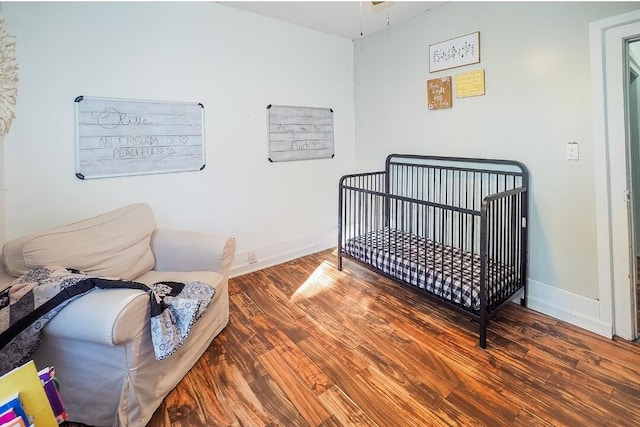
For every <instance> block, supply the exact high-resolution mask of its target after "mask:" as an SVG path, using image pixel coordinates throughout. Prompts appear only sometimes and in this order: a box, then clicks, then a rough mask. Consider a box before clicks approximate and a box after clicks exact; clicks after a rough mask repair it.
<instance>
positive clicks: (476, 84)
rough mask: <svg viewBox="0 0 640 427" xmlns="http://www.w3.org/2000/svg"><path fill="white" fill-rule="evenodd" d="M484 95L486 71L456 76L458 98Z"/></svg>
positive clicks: (475, 71)
mask: <svg viewBox="0 0 640 427" xmlns="http://www.w3.org/2000/svg"><path fill="white" fill-rule="evenodd" d="M479 95H484V70H474V71H469V72H468V73H460V74H456V98H467V97H470V96H479Z"/></svg>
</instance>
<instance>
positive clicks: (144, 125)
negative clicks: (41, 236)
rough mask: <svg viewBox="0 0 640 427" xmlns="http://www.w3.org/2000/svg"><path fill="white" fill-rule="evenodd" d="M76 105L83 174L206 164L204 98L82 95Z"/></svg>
mask: <svg viewBox="0 0 640 427" xmlns="http://www.w3.org/2000/svg"><path fill="white" fill-rule="evenodd" d="M75 106H76V116H75V117H76V177H78V178H79V179H92V178H107V177H115V176H125V175H144V174H154V173H170V172H184V171H196V170H202V169H204V167H205V152H204V147H205V145H204V106H203V105H202V104H199V103H195V102H169V101H149V100H136V99H118V98H99V97H88V96H79V97H77V98H76V99H75Z"/></svg>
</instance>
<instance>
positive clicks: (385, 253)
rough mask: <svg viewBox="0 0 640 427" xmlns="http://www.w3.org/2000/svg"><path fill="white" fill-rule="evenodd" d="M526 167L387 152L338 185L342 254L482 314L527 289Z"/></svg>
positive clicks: (484, 319)
mask: <svg viewBox="0 0 640 427" xmlns="http://www.w3.org/2000/svg"><path fill="white" fill-rule="evenodd" d="M527 185H528V174H527V171H526V168H525V167H524V166H523V165H522V164H520V163H518V162H509V161H492V160H485V159H461V158H444V157H429V156H413V155H391V156H389V157H388V158H387V163H386V168H385V171H378V172H369V173H361V174H352V175H346V176H344V177H342V179H341V180H340V183H339V212H338V268H339V269H340V270H341V269H342V260H343V257H348V258H351V259H354V260H356V261H359V262H361V263H363V264H364V265H365V266H367V267H369V268H372V269H374V270H375V271H377V272H379V273H381V274H383V275H385V276H387V277H390V278H392V279H394V280H397V281H400V282H403V283H406V284H409V285H411V286H412V287H414V288H416V289H417V290H420V291H422V292H423V293H425V294H427V295H428V296H430V297H433V298H436V299H438V300H440V301H444V302H445V303H447V304H449V305H451V306H453V307H455V308H457V309H459V310H462V311H464V312H466V313H468V314H470V315H471V317H473V318H475V319H476V320H478V321H479V324H480V346H481V347H483V348H484V347H485V346H486V324H487V320H488V319H489V318H490V317H491V316H492V315H493V313H494V312H495V310H497V309H498V308H499V307H501V306H502V305H504V304H505V303H506V302H508V301H509V300H510V299H511V298H512V297H513V296H514V295H515V294H516V293H517V292H518V291H519V290H520V289H522V288H524V298H523V300H522V302H523V303H524V302H525V301H526V297H527V294H526V273H527V272H526V269H527V232H526V221H527V215H528V207H527V203H528V201H527Z"/></svg>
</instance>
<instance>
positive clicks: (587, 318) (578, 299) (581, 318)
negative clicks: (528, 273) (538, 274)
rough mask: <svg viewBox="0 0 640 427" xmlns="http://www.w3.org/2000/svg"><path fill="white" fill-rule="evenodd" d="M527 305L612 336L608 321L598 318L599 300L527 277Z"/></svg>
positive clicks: (587, 328) (606, 335)
mask: <svg viewBox="0 0 640 427" xmlns="http://www.w3.org/2000/svg"><path fill="white" fill-rule="evenodd" d="M527 306H528V307H529V308H530V309H532V310H535V311H538V312H540V313H543V314H546V315H548V316H551V317H553V318H556V319H558V320H562V321H565V322H568V323H571V324H572V325H575V326H578V327H580V328H583V329H586V330H588V331H591V332H593V333H596V334H598V335H602V336H604V337H607V338H611V337H612V336H613V326H612V325H611V323H610V322H605V321H603V320H601V319H600V301H598V300H594V299H592V298H587V297H584V296H582V295H577V294H574V293H572V292H568V291H565V290H563V289H560V288H557V287H555V286H550V285H547V284H545V283H542V282H538V281H537V280H531V279H529V301H528V303H527Z"/></svg>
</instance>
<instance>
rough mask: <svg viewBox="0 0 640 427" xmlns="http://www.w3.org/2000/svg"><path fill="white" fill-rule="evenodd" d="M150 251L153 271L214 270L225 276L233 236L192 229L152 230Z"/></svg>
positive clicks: (233, 240) (234, 248)
mask: <svg viewBox="0 0 640 427" xmlns="http://www.w3.org/2000/svg"><path fill="white" fill-rule="evenodd" d="M151 250H152V251H153V254H154V256H155V258H156V264H155V267H154V270H157V271H216V272H218V273H220V274H222V275H223V276H226V277H228V276H229V269H230V268H231V263H233V259H234V257H235V253H236V239H234V238H233V237H229V236H224V235H220V234H213V233H200V232H196V231H182V230H168V229H156V231H155V232H154V233H153V236H152V238H151Z"/></svg>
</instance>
